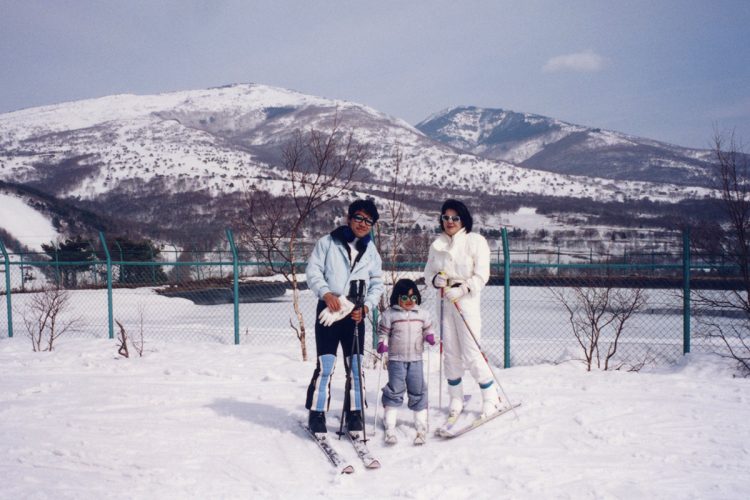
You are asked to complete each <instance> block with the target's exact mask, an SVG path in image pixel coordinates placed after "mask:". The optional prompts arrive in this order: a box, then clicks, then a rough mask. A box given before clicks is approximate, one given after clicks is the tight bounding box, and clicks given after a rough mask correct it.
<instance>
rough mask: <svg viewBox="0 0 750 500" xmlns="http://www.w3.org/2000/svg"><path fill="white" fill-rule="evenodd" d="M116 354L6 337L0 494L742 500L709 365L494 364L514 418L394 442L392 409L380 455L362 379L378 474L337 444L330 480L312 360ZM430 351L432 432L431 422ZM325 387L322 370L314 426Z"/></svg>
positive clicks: (192, 346) (729, 423)
mask: <svg viewBox="0 0 750 500" xmlns="http://www.w3.org/2000/svg"><path fill="white" fill-rule="evenodd" d="M116 350H117V347H116V343H115V342H114V341H110V340H102V339H90V338H89V339H82V338H68V339H65V338H62V339H60V341H59V344H58V346H57V348H56V349H55V350H54V351H53V352H47V353H33V352H32V351H31V346H30V342H29V341H28V339H27V338H26V337H25V336H23V335H21V334H17V335H16V336H15V337H14V338H12V339H8V338H0V380H2V383H0V422H2V424H1V425H0V455H1V456H2V459H0V464H2V465H0V470H2V478H3V479H2V481H0V498H8V499H10V498H13V499H16V498H35V499H47V498H49V499H66V498H77V499H89V498H90V499H100V498H160V499H164V498H201V499H203V498H395V497H399V498H425V499H427V498H430V499H431V498H472V497H473V498H665V499H667V498H669V499H673V498H737V499H740V498H743V499H744V498H747V492H748V491H749V489H750V419H748V404H749V403H750V380H749V379H744V378H735V377H733V370H732V367H731V365H729V364H728V363H727V362H726V361H725V360H721V359H719V358H716V357H713V356H711V355H695V354H693V355H689V356H687V357H685V358H684V359H683V360H682V362H680V363H679V364H678V365H676V366H674V367H672V368H670V369H661V370H652V371H650V372H640V373H628V372H592V373H587V372H586V371H585V370H584V367H583V366H582V365H581V364H580V363H579V362H568V363H564V364H560V365H556V366H555V365H538V366H526V367H517V368H511V369H508V370H496V371H497V373H498V376H499V377H500V379H501V382H502V385H503V388H504V390H505V392H506V393H507V394H508V395H509V397H510V398H511V399H512V400H513V401H520V402H523V405H522V406H521V407H520V408H519V409H518V411H517V415H513V414H507V415H505V416H503V417H501V418H500V419H498V420H495V421H493V422H492V423H489V424H487V425H485V426H483V427H481V428H479V429H477V430H476V431H473V432H470V433H469V434H466V435H464V436H461V437H459V438H457V439H455V440H452V441H441V440H440V439H438V438H431V439H430V440H429V441H428V443H427V444H426V445H425V446H422V447H415V446H413V445H411V444H410V442H411V438H412V437H413V434H414V430H413V428H412V426H411V415H410V414H409V413H410V412H408V410H406V409H404V410H403V411H402V412H401V413H400V421H399V424H400V427H399V437H400V442H399V444H398V445H396V446H393V447H386V446H385V445H384V444H383V443H382V431H381V430H380V429H377V430H374V428H373V426H372V424H373V422H374V418H375V398H376V388H377V381H378V380H379V376H380V373H379V372H378V371H376V370H375V369H372V368H371V369H368V371H367V374H366V378H367V380H368V382H369V387H368V395H369V396H368V399H369V402H370V409H369V414H368V423H369V424H370V434H371V438H372V440H371V441H370V448H371V449H372V450H373V452H374V453H375V454H376V455H377V457H378V458H379V459H380V461H381V462H382V464H383V467H382V468H381V469H380V470H375V471H366V470H364V469H363V468H362V467H361V466H360V464H359V463H358V462H357V461H356V460H357V459H356V456H355V455H354V453H353V450H352V449H351V446H350V445H349V444H348V443H346V442H344V441H336V442H334V445H335V446H336V447H337V448H338V449H339V450H340V452H341V453H342V454H344V455H345V456H346V457H347V458H349V459H350V460H352V463H354V465H355V467H356V469H357V470H356V472H355V474H353V475H349V476H343V475H339V474H338V473H337V472H336V470H334V468H333V467H331V465H330V464H329V463H327V462H326V461H325V459H324V457H323V455H322V453H321V452H320V451H319V450H318V448H317V447H316V445H315V444H314V443H313V442H312V441H311V440H309V439H308V438H307V437H306V436H305V434H304V433H303V431H302V430H301V428H300V427H299V425H298V423H297V422H298V421H300V420H303V419H304V418H305V415H306V412H305V411H304V409H303V400H304V395H305V390H306V387H307V383H308V381H309V377H310V375H311V373H312V371H313V368H314V361H308V362H301V361H299V353H298V350H297V347H296V346H295V345H294V343H293V342H292V343H289V344H288V345H286V346H278V345H276V346H273V347H268V346H266V347H259V346H255V345H240V346H233V345H222V344H218V343H199V342H179V343H178V342H170V343H166V342H164V341H150V342H148V344H147V347H146V352H145V355H144V356H143V357H142V358H137V357H136V358H130V359H125V358H121V357H119V356H117V354H116ZM430 356H431V364H430V366H431V372H430V374H429V375H430V376H429V384H430V388H431V390H432V394H431V398H430V404H431V405H432V410H431V414H430V424H431V427H432V428H434V427H435V425H436V422H438V421H440V419H441V418H443V412H442V411H440V409H439V408H437V405H438V394H437V392H438V391H437V387H438V363H437V354H436V353H435V352H434V351H433V352H432V353H431V354H430ZM311 357H313V356H311ZM385 378H386V377H385V376H384V375H383V377H382V379H380V384H381V385H382V384H384V383H385ZM443 386H445V384H443ZM342 387H343V369H342V366H341V364H339V366H338V367H337V372H336V373H335V377H334V381H333V388H334V391H333V400H332V406H331V408H332V410H331V411H330V412H329V414H328V415H329V428H332V427H334V426H336V425H337V421H338V418H337V415H338V413H339V410H340V405H341V398H342ZM475 392H476V391H475ZM478 399H479V398H478V397H477V395H476V394H475V397H474V398H472V400H471V401H470V403H469V410H471V411H477V410H478V406H479V401H478ZM445 400H446V398H445V397H444V398H443V402H444V403H445ZM381 412H382V408H381ZM381 414H382V413H381Z"/></svg>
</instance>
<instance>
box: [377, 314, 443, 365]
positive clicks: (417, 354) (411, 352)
mask: <svg viewBox="0 0 750 500" xmlns="http://www.w3.org/2000/svg"><path fill="white" fill-rule="evenodd" d="M430 334H432V335H433V336H434V335H435V332H434V331H433V329H432V318H431V317H430V314H429V313H427V312H426V311H424V310H423V309H420V308H419V307H416V306H415V307H414V308H413V309H411V310H407V309H404V308H402V307H401V306H399V305H394V306H391V307H389V308H388V309H386V310H385V311H383V314H382V315H381V316H380V324H379V325H378V342H382V343H384V344H385V345H387V346H388V359H390V360H392V361H421V360H422V353H423V352H424V339H425V337H427V335H430Z"/></svg>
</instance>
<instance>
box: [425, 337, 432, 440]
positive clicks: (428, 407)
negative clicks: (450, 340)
mask: <svg viewBox="0 0 750 500" xmlns="http://www.w3.org/2000/svg"><path fill="white" fill-rule="evenodd" d="M431 352H432V349H430V347H429V346H428V347H427V383H426V384H425V390H426V391H427V432H428V433H429V432H430V373H431V372H430V359H431V358H432V356H430V353H431Z"/></svg>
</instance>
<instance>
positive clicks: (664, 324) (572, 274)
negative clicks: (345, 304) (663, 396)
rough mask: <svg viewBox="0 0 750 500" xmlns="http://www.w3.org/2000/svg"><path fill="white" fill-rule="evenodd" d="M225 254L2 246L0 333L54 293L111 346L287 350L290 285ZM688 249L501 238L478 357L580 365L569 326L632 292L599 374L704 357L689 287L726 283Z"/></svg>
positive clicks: (310, 338) (230, 244) (410, 272)
mask: <svg viewBox="0 0 750 500" xmlns="http://www.w3.org/2000/svg"><path fill="white" fill-rule="evenodd" d="M226 243H227V244H226V247H225V248H224V249H221V250H211V251H205V252H196V251H192V252H189V253H187V254H185V252H182V253H180V254H179V255H178V254H177V251H175V255H174V256H173V258H171V259H168V260H164V258H165V255H164V254H162V255H161V256H160V258H161V259H162V260H150V259H141V258H138V259H133V258H128V257H129V256H128V255H126V254H125V253H123V250H122V249H121V248H120V249H118V248H117V246H114V245H112V244H110V243H108V242H107V240H106V238H105V237H104V235H100V241H99V242H98V245H97V244H96V243H93V242H92V244H91V245H92V249H93V252H92V256H93V257H92V258H91V259H90V260H85V261H70V260H65V259H64V258H61V257H62V256H57V255H55V258H50V256H49V255H42V254H18V253H16V254H14V253H10V252H8V251H7V249H6V248H5V246H4V245H3V244H2V242H0V250H2V254H3V262H2V263H0V272H2V276H0V294H2V298H3V299H4V301H3V309H4V310H5V314H2V315H0V334H3V332H5V334H6V335H7V336H9V337H10V336H19V335H25V334H26V330H27V328H26V327H27V323H28V322H29V320H30V319H31V317H32V316H33V306H32V303H33V299H34V297H35V296H38V295H39V294H41V293H44V292H43V291H42V290H44V289H48V288H50V287H57V286H64V287H65V288H66V290H67V293H68V294H69V297H70V300H69V306H68V308H67V309H66V310H65V311H64V312H63V313H61V315H62V318H61V319H63V320H68V321H74V322H75V328H74V330H72V331H71V332H69V333H67V334H66V335H76V336H84V337H92V338H114V337H116V336H117V333H118V330H119V328H120V325H121V326H122V328H124V329H125V330H126V331H127V333H128V335H129V336H130V337H131V338H132V337H133V336H136V337H138V336H141V335H142V336H143V338H144V339H145V341H146V342H148V341H149V340H168V341H210V342H222V343H235V344H241V343H242V344H247V343H255V344H262V345H269V344H277V343H278V344H289V343H295V342H297V338H296V334H295V330H294V329H293V326H294V327H297V328H298V327H299V325H297V324H296V319H295V317H294V313H293V308H292V294H291V288H290V286H289V285H288V283H287V282H286V281H285V280H283V279H282V278H280V277H279V276H278V275H271V276H268V274H269V273H268V264H266V263H264V262H260V261H258V260H257V258H255V256H254V255H252V254H250V253H249V252H244V251H242V250H241V249H238V248H237V247H236V245H235V243H234V238H233V235H232V233H231V231H227V242H226ZM688 243H689V240H688V235H687V234H686V235H684V236H683V241H682V247H683V252H682V253H681V254H677V253H673V254H670V253H668V252H659V253H657V252H650V253H640V254H639V253H637V252H631V253H630V254H629V255H627V262H622V261H613V259H612V256H607V257H606V258H601V257H600V258H596V259H595V258H594V255H593V252H591V253H590V254H589V256H588V258H586V256H584V257H583V258H580V259H578V260H571V259H561V258H560V255H561V254H560V252H558V253H557V255H555V254H554V253H552V254H549V253H548V254H544V257H543V258H536V259H535V260H533V261H532V259H531V258H530V257H531V251H529V250H527V251H526V252H523V251H521V252H518V251H515V252H514V251H512V250H511V248H512V244H511V243H510V242H509V239H508V235H507V232H506V231H502V235H501V240H500V241H499V242H498V244H497V245H496V246H497V249H498V250H497V252H496V253H495V254H494V255H493V262H492V276H491V279H490V282H489V284H488V286H487V287H486V288H485V290H484V291H483V292H482V324H483V326H482V332H481V343H482V347H483V350H484V351H485V353H486V354H487V355H488V356H489V358H490V360H491V361H492V362H493V364H495V365H497V366H504V367H509V366H513V365H528V364H536V363H556V362H562V361H565V360H570V359H583V358H584V357H585V352H586V345H585V338H584V339H583V340H584V341H583V342H582V341H581V335H580V332H579V337H576V334H575V333H576V327H575V322H574V320H575V317H576V315H577V314H579V313H581V311H583V312H585V309H586V307H587V306H590V304H587V303H586V301H587V300H588V301H593V300H595V299H596V296H597V295H596V294H597V293H599V294H606V293H609V294H611V295H612V296H617V297H619V299H618V300H620V301H621V302H617V301H614V300H613V301H612V302H609V303H608V304H607V305H606V306H604V307H603V310H602V313H603V314H605V315H607V314H609V315H610V316H611V315H613V314H614V313H617V311H618V308H620V309H621V308H622V307H624V306H623V304H626V303H627V300H626V299H627V298H628V297H631V298H632V297H633V294H635V293H638V294H639V297H640V303H639V307H638V308H637V309H636V310H635V311H633V312H632V314H630V316H629V317H628V319H627V321H626V322H625V324H624V327H623V328H622V330H621V332H620V335H619V336H616V329H615V328H614V326H613V325H612V324H609V325H604V327H603V328H602V329H601V331H600V332H599V334H600V337H599V360H598V361H599V362H600V364H601V362H602V358H603V357H605V356H606V355H607V354H608V353H609V352H610V348H611V347H612V345H613V343H614V342H615V341H616V342H617V344H616V347H617V350H616V352H615V354H614V355H613V356H611V359H610V367H624V368H630V367H638V366H640V365H642V364H664V363H673V362H675V361H677V360H678V359H679V358H680V357H681V356H682V355H683V354H684V353H686V352H689V351H690V350H691V344H692V346H693V347H695V348H698V349H711V348H713V347H714V346H713V345H712V344H711V342H708V341H705V342H704V341H703V340H702V339H701V337H700V336H697V337H696V336H694V335H693V324H694V323H695V318H694V317H693V315H691V302H690V298H691V293H692V291H691V286H696V285H698V286H701V287H703V288H710V287H714V288H716V291H715V292H713V293H718V294H720V293H727V292H726V291H727V290H728V289H730V288H732V286H733V283H735V282H733V281H732V279H731V278H727V275H729V274H731V266H729V265H728V264H726V263H725V262H723V261H721V260H715V259H714V260H712V261H710V262H709V261H708V260H707V259H703V258H699V259H695V261H692V260H691V255H690V252H689V244H688ZM185 255H187V258H186V256H185ZM534 255H535V256H537V257H538V256H539V255H542V254H541V253H540V252H536V251H535V252H534ZM514 258H515V259H516V260H514ZM423 268H424V263H423V262H398V263H385V264H384V269H385V276H386V279H387V281H388V282H389V284H390V282H392V281H393V280H395V279H397V278H399V277H406V276H408V277H412V278H419V277H421V274H422V270H423ZM298 271H299V272H300V273H304V263H300V264H298ZM706 276H711V277H713V278H715V277H716V276H719V277H724V278H723V279H719V280H717V279H706V278H705V277H706ZM300 278H301V283H300V294H299V303H300V308H301V310H302V313H303V317H304V321H305V327H306V330H307V332H308V335H307V346H308V349H313V348H314V335H313V333H312V332H313V327H314V311H315V306H316V298H315V297H313V295H312V293H311V292H310V291H309V290H307V289H306V285H305V282H304V274H302V275H301V277H300ZM387 293H389V292H387ZM586 293H588V294H589V295H590V296H589V297H588V299H587V298H586V296H585V294H586ZM422 296H423V307H426V308H429V309H430V310H434V311H435V315H434V317H435V322H436V324H437V323H438V320H437V318H439V314H438V313H437V304H436V298H435V295H434V293H432V291H431V290H428V289H427V288H425V289H423V293H422ZM622 301H624V302H622ZM385 302H387V297H385ZM385 302H384V303H385ZM703 314H706V311H703ZM707 314H709V315H711V314H714V316H716V317H717V318H719V319H718V320H719V321H724V322H737V321H743V320H744V321H746V319H744V318H736V317H730V316H726V317H723V316H721V313H720V312H713V313H712V312H711V311H708V313H707ZM376 322H377V313H376V314H374V315H373V317H371V318H370V321H369V322H368V335H370V336H371V337H370V338H371V339H372V338H373V337H372V332H373V324H375V323H376ZM579 330H580V325H579ZM595 366H596V364H595Z"/></svg>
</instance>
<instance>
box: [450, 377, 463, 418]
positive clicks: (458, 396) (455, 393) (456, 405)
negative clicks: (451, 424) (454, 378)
mask: <svg viewBox="0 0 750 500" xmlns="http://www.w3.org/2000/svg"><path fill="white" fill-rule="evenodd" d="M448 395H449V396H450V403H448V419H449V420H451V419H453V420H455V419H456V418H458V416H459V415H460V414H461V412H462V411H463V409H464V385H463V384H462V383H461V382H459V383H458V384H456V385H451V384H450V383H449V384H448Z"/></svg>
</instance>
